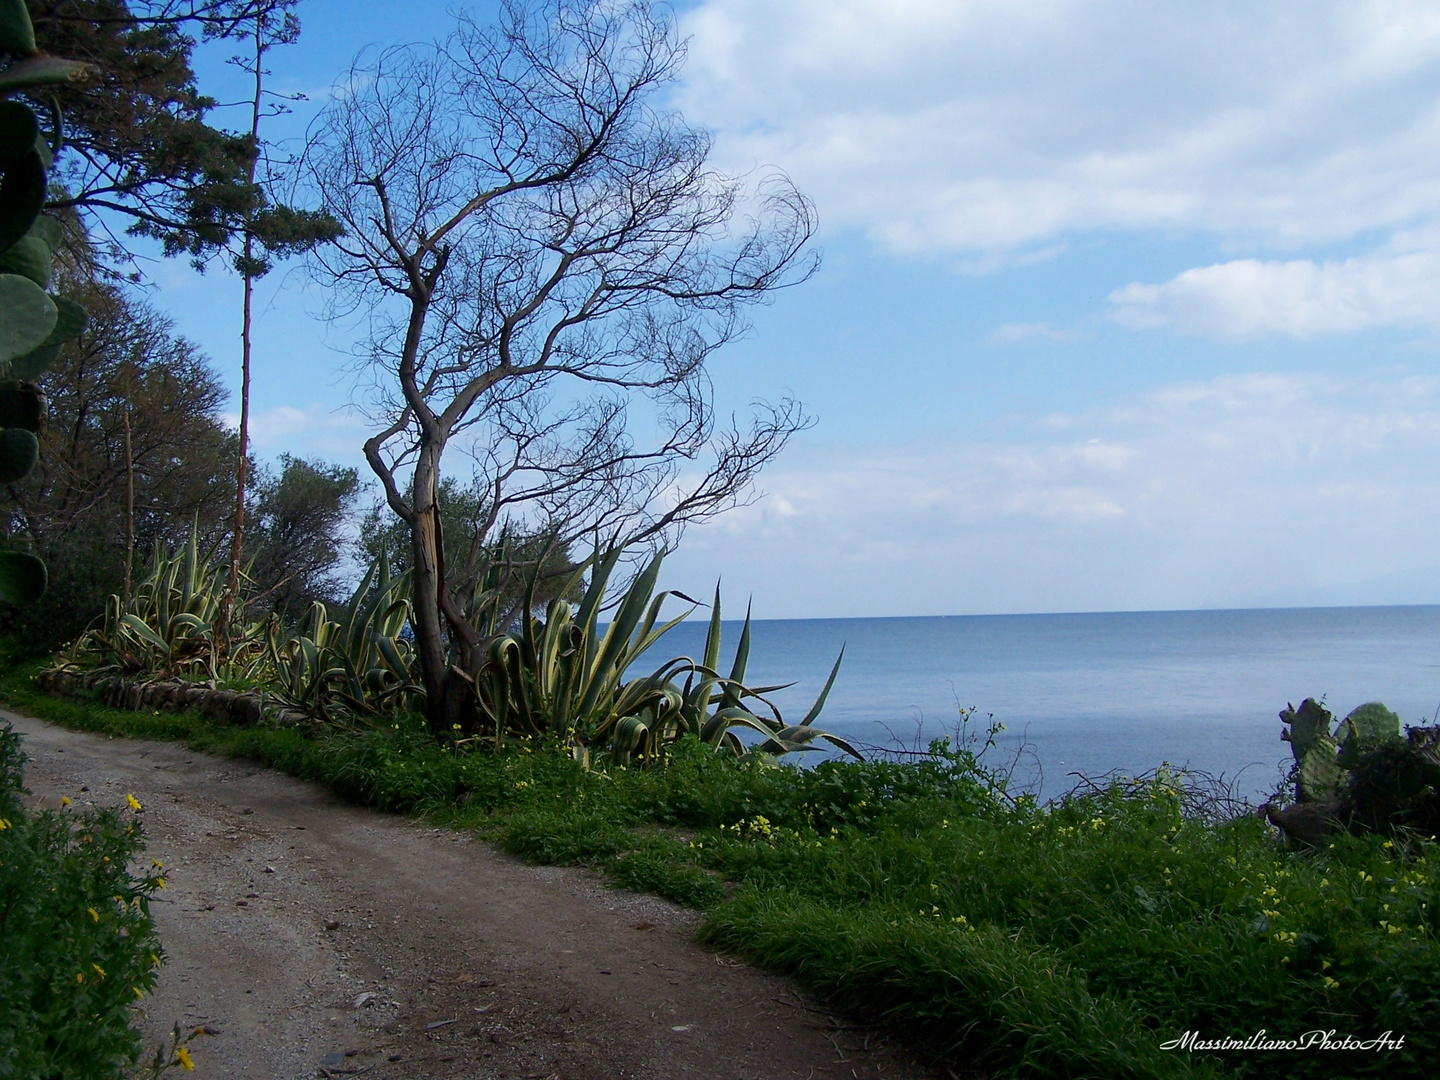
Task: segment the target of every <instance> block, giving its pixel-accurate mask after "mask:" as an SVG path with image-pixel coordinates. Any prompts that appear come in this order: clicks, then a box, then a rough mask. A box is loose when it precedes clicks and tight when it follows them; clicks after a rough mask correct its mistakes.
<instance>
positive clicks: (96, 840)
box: [0, 726, 189, 1080]
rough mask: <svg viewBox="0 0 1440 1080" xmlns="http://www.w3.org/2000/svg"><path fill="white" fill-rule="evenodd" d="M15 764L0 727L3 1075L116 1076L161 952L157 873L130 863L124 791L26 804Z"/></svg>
mask: <svg viewBox="0 0 1440 1080" xmlns="http://www.w3.org/2000/svg"><path fill="white" fill-rule="evenodd" d="M24 761H25V756H24V750H23V748H22V747H21V744H20V737H19V736H18V735H16V734H15V733H14V732H13V731H12V730H10V729H9V727H8V726H6V727H0V972H3V973H4V976H3V978H0V1076H15V1077H75V1078H77V1080H79V1078H89V1077H95V1078H102V1077H104V1078H109V1077H114V1076H116V1075H118V1074H119V1073H120V1071H121V1070H122V1069H123V1068H125V1067H127V1066H131V1065H134V1064H135V1063H136V1061H137V1059H138V1058H139V1055H140V1049H141V1048H140V1036H139V1034H138V1033H137V1032H136V1031H135V1030H134V1029H132V1028H131V1027H130V1022H131V1017H132V1012H131V1010H132V1008H133V1007H134V1006H135V1004H136V1003H137V1001H141V1000H143V999H144V998H145V996H146V995H147V994H148V993H150V992H151V990H153V988H154V985H155V979H156V975H157V974H158V969H159V967H160V963H161V957H162V955H163V954H162V952H161V949H160V944H159V942H158V941H157V940H156V936H155V927H154V923H153V921H152V919H151V917H150V901H151V898H152V897H154V896H155V895H156V892H157V890H160V889H163V888H164V887H165V879H164V877H163V873H164V871H163V868H162V867H159V866H156V865H151V866H150V867H148V868H146V869H145V870H141V871H138V872H137V871H136V870H133V869H132V864H134V863H136V862H137V861H138V859H139V856H140V852H141V850H142V849H143V847H144V843H145V838H144V833H143V831H142V830H141V827H140V818H139V816H138V813H139V811H140V809H141V807H140V804H139V801H138V800H136V799H134V798H133V796H132V797H130V798H129V799H128V800H127V802H126V803H122V804H121V805H120V806H119V807H118V808H117V807H95V806H84V805H82V804H81V803H80V802H78V801H77V802H73V803H71V802H69V801H68V799H67V805H64V806H62V807H61V808H59V809H52V810H39V811H35V810H32V809H29V808H27V807H26V805H25V804H24V802H23V801H22V798H21V796H22V794H23V789H22V787H21V781H22V778H23V773H24ZM79 798H80V796H79V794H78V793H77V799H79ZM181 1046H182V1044H180V1043H178V1042H177V1044H176V1049H177V1050H178V1049H180V1048H181ZM188 1053H189V1052H188V1050H186V1051H184V1054H183V1055H182V1056H175V1055H174V1053H173V1051H172V1053H171V1054H170V1055H166V1054H165V1052H164V1051H163V1050H162V1051H161V1055H160V1056H161V1059H162V1060H161V1063H160V1064H161V1065H162V1066H163V1065H164V1064H165V1061H164V1059H165V1058H167V1057H168V1059H169V1062H170V1063H172V1064H175V1065H179V1066H180V1067H182V1068H183V1067H184V1061H186V1060H188Z"/></svg>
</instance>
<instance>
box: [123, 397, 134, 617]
mask: <svg viewBox="0 0 1440 1080" xmlns="http://www.w3.org/2000/svg"><path fill="white" fill-rule="evenodd" d="M121 415H122V417H123V420H124V424H125V607H127V608H128V607H129V606H130V596H131V591H132V579H131V574H132V568H133V567H134V565H135V454H134V451H133V450H132V449H131V446H130V406H129V405H126V406H125V411H124V413H122V414H121Z"/></svg>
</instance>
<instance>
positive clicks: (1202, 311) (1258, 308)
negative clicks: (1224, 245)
mask: <svg viewBox="0 0 1440 1080" xmlns="http://www.w3.org/2000/svg"><path fill="white" fill-rule="evenodd" d="M1109 299H1110V316H1111V318H1113V319H1115V320H1116V321H1117V322H1120V323H1122V324H1124V325H1127V326H1135V327H1167V328H1173V329H1177V330H1181V331H1183V332H1186V333H1193V334H1204V335H1210V336H1216V337H1237V338H1238V337H1258V336H1262V335H1267V334H1281V335H1288V336H1292V337H1301V338H1304V337H1312V336H1314V335H1317V334H1327V333H1340V332H1352V331H1358V330H1368V329H1370V328H1372V327H1379V326H1407V327H1427V328H1431V329H1434V328H1436V327H1440V250H1435V249H1429V250H1422V251H1398V252H1397V251H1384V252H1378V253H1375V254H1370V255H1365V256H1362V257H1358V258H1353V259H1344V260H1335V261H1328V262H1315V261H1313V260H1310V259H1293V260H1288V261H1284V262H1279V261H1261V260H1258V259H1236V260H1233V261H1231V262H1224V263H1217V264H1215V265H1213V266H1202V267H1197V268H1195V269H1193V270H1186V271H1185V272H1184V273H1182V274H1179V275H1177V276H1176V277H1174V278H1172V279H1171V280H1170V281H1167V282H1164V283H1163V284H1160V285H1145V284H1138V283H1137V284H1131V285H1127V286H1125V287H1124V288H1122V289H1117V290H1115V291H1114V292H1112V293H1111V294H1110V298H1109Z"/></svg>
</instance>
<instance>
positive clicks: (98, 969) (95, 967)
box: [90, 964, 105, 979]
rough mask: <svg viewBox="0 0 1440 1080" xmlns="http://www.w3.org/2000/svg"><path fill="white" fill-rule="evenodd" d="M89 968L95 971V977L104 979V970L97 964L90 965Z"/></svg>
mask: <svg viewBox="0 0 1440 1080" xmlns="http://www.w3.org/2000/svg"><path fill="white" fill-rule="evenodd" d="M90 966H91V967H92V968H94V969H95V974H96V975H99V976H100V977H101V978H102V979H103V978H104V977H105V969H104V968H102V967H101V966H100V965H99V964H91V965H90Z"/></svg>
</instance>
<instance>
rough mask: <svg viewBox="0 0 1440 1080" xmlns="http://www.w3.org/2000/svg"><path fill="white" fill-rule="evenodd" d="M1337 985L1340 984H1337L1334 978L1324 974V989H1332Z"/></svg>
mask: <svg viewBox="0 0 1440 1080" xmlns="http://www.w3.org/2000/svg"><path fill="white" fill-rule="evenodd" d="M1339 985H1340V984H1339V983H1338V982H1336V981H1335V980H1334V979H1332V978H1331V977H1330V976H1329V975H1326V976H1325V989H1326V990H1334V989H1335V988H1336V987H1337V986H1339Z"/></svg>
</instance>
